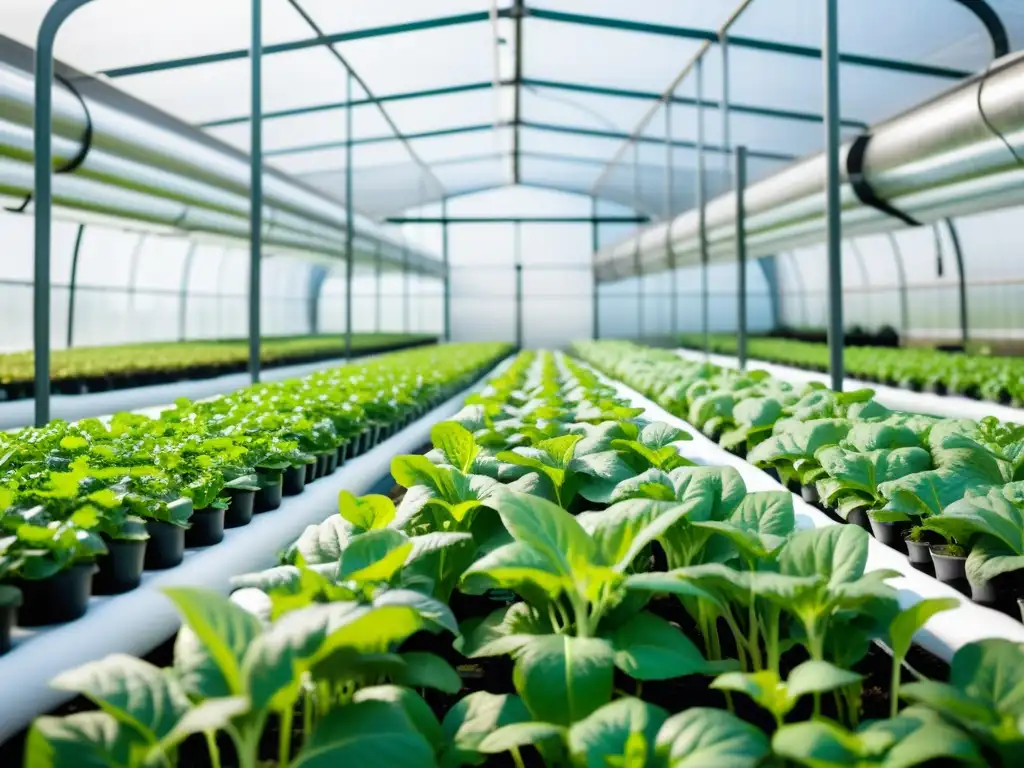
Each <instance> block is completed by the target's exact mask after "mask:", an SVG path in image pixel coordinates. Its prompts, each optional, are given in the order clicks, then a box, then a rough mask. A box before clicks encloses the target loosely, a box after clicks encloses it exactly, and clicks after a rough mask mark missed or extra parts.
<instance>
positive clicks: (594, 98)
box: [0, 0, 1024, 217]
mask: <svg viewBox="0 0 1024 768" xmlns="http://www.w3.org/2000/svg"><path fill="white" fill-rule="evenodd" d="M250 2H251V0H212V1H211V0H177V1H176V2H173V3H172V2H159V3H146V4H145V6H146V8H145V11H144V12H143V11H142V10H140V8H139V3H138V2H137V0H94V1H93V2H92V3H89V4H88V5H86V6H85V7H84V8H83V9H82V10H80V11H78V12H77V13H76V14H75V15H74V16H73V17H72V18H71V19H70V21H69V22H68V23H67V24H66V25H65V27H64V29H62V31H61V34H60V37H59V39H58V42H57V55H58V58H60V59H62V60H63V61H65V62H66V63H68V64H71V65H73V66H75V67H78V68H80V69H82V70H84V71H87V72H96V73H101V74H105V75H107V76H108V77H109V78H110V82H112V83H113V84H114V85H115V86H116V87H118V88H121V89H123V90H124V91H126V92H127V93H129V94H131V95H133V96H135V97H137V98H139V99H141V100H143V101H146V102H148V103H150V104H152V105H154V106H156V107H158V108H160V109H163V110H165V111H166V112H168V113H170V114H171V115H173V116H175V117H177V118H180V119H181V120H184V121H186V122H188V123H191V124H194V125H196V126H197V127H200V128H202V129H204V130H206V131H207V132H208V133H209V134H210V135H212V136H214V137H216V138H218V139H220V140H222V141H224V142H225V143H227V144H229V145H231V146H233V147H236V148H238V149H240V150H242V151H248V149H249V124H248V111H249V100H250V83H249V67H250V63H249V60H248V53H247V48H248V45H249V31H250V26H249V24H250V9H251V5H250ZM986 2H987V4H988V6H989V7H991V8H992V9H993V10H994V11H995V12H996V13H997V14H998V16H999V19H1000V21H1001V23H1002V24H1003V25H1004V26H1005V29H1006V32H1007V36H1008V38H1009V42H1010V44H1011V48H1016V47H1019V46H1021V45H1024V4H1022V3H1021V1H1020V0H986ZM49 5H50V0H3V2H0V30H3V34H6V35H10V36H12V37H14V38H16V39H18V40H21V41H22V42H25V43H26V44H29V45H32V44H34V40H35V37H36V32H37V29H38V25H39V22H40V21H41V19H42V17H43V15H44V13H45V11H46V9H47V8H48V7H49ZM739 5H740V0H671V1H669V0H631V2H629V3H623V2H621V0H586V1H584V0H524V2H523V3H522V4H516V3H513V0H431V2H423V0H350V1H349V2H338V0H263V4H262V8H263V14H264V19H263V28H264V44H265V50H264V61H263V105H264V111H265V119H264V125H263V141H264V151H265V153H266V160H267V162H268V163H269V164H272V165H273V166H275V167H277V168H279V169H281V170H283V171H285V172H287V173H292V174H296V175H297V176H299V177H300V178H303V179H305V180H307V181H308V182H309V183H311V184H313V185H314V186H316V187H318V188H320V189H322V190H324V191H326V192H328V193H329V194H331V195H333V196H335V197H337V198H339V199H341V197H342V196H343V194H344V189H345V148H344V143H345V141H346V139H347V138H349V137H347V136H346V119H347V114H346V112H347V110H349V109H351V110H352V120H353V132H352V137H351V138H352V140H353V141H354V142H355V146H354V149H353V160H352V164H353V169H354V178H353V188H354V204H355V206H356V208H357V209H358V210H361V211H365V212H366V213H369V214H371V215H375V216H378V217H382V216H386V215H388V214H393V213H398V212H399V211H400V210H402V208H403V207H406V206H410V205H419V204H420V203H422V202H424V200H429V199H433V200H438V199H440V198H441V197H442V196H444V195H445V194H448V195H453V194H461V193H464V192H466V191H468V190H470V189H479V188H485V187H488V186H493V185H500V184H506V183H507V184H512V183H515V182H519V183H522V184H524V185H531V184H532V185H537V186H552V187H558V188H563V189H569V190H573V191H578V192H584V193H588V194H589V193H596V194H599V195H602V196H606V197H607V198H608V199H609V200H614V201H617V202H619V203H621V204H624V205H635V206H637V207H638V208H640V209H641V210H644V211H647V212H649V213H651V214H652V215H657V216H662V215H665V214H666V210H667V209H668V208H669V207H671V208H672V210H673V211H679V210H684V209H685V208H686V207H688V206H691V205H692V204H693V202H694V188H695V179H694V174H695V169H696V153H695V152H694V150H693V145H694V143H695V142H696V139H697V125H696V119H697V106H696V105H697V84H696V72H691V73H690V74H689V75H688V76H687V77H686V78H685V80H684V81H683V82H682V84H681V85H680V86H679V87H678V88H676V89H675V92H674V99H675V101H674V103H673V105H672V107H671V110H670V114H671V121H672V130H671V136H670V137H668V138H671V140H672V142H673V143H674V145H675V146H674V148H673V150H672V153H671V154H669V153H668V152H666V148H665V143H664V142H665V139H666V132H665V130H666V129H665V117H666V114H665V109H664V107H663V106H660V105H659V101H658V100H659V95H660V94H662V93H664V92H665V90H666V89H667V88H668V87H669V85H670V84H671V83H672V82H673V80H674V78H676V76H677V75H678V74H679V72H680V71H681V70H682V68H683V67H684V66H685V65H686V64H687V62H689V61H690V60H691V58H692V57H693V56H694V55H695V54H696V53H697V51H698V50H700V48H701V47H702V46H703V45H705V44H706V43H710V48H709V50H708V52H707V54H706V56H705V58H704V62H703V66H702V86H703V88H702V97H703V100H704V109H703V114H704V140H705V143H706V145H708V146H709V147H710V149H709V154H708V155H707V156H706V167H707V173H708V176H707V189H708V195H709V196H712V195H714V194H715V193H717V192H719V191H721V190H724V189H727V188H728V186H729V172H728V166H727V165H726V162H727V158H728V155H726V154H723V153H721V152H716V149H721V148H722V147H723V145H726V144H728V145H729V146H730V147H733V146H736V145H737V144H744V145H746V146H747V147H748V149H749V151H750V168H749V173H750V177H751V179H752V180H756V179H757V178H760V177H762V176H764V175H765V174H768V173H771V172H773V171H774V170H777V169H778V168H780V167H782V166H783V165H784V164H785V163H787V162H789V161H790V160H791V159H793V158H797V157H801V156H805V155H807V154H809V153H813V152H816V151H819V150H820V148H821V146H822V144H823V137H824V131H823V129H822V123H821V112H822V101H823V93H822V91H823V86H822V73H821V61H820V58H819V56H818V48H819V47H820V45H821V37H822V26H823V23H822V13H823V4H822V3H820V2H812V0H753V2H751V3H749V4H748V5H747V6H746V7H745V9H744V11H743V13H742V14H741V15H740V17H739V20H738V21H737V22H736V24H735V25H734V27H733V28H732V30H731V31H730V35H729V48H728V50H729V60H728V61H729V74H730V77H729V100H730V111H729V129H728V142H727V141H726V139H727V137H726V134H725V131H724V129H723V125H722V118H723V112H722V110H721V109H720V108H719V106H718V102H719V101H720V99H721V98H722V85H723V58H722V49H721V46H720V45H719V44H718V41H717V34H716V31H717V29H718V28H719V27H720V26H721V25H722V24H723V23H724V22H725V21H726V19H728V18H729V17H730V16H731V15H732V13H733V12H734V11H735V10H736V8H737V7H738V6H739ZM150 6H152V7H150ZM514 6H516V7H522V8H523V13H524V16H523V18H522V20H521V22H518V23H517V21H516V20H515V19H514V18H512V16H513V13H512V10H513V8H514ZM970 6H971V4H970V3H967V2H961V1H960V0H901V2H898V3H896V2H893V0H842V2H840V4H839V7H840V19H839V35H840V49H841V54H842V57H843V64H842V66H841V71H840V97H841V113H842V118H843V120H844V122H845V124H844V136H846V137H849V136H852V135H854V134H855V133H857V132H858V131H860V130H863V128H864V126H865V125H868V124H871V123H874V122H877V121H879V120H884V119H886V118H888V117H890V116H892V115H893V114H895V113H898V112H900V111H902V110H904V109H906V108H908V107H910V106H912V105H914V104H916V103H919V102H921V101H923V100H925V99H927V98H929V97H931V96H933V95H935V94H936V93H938V92H940V91H942V90H943V89H945V88H947V87H949V86H950V85H951V84H953V83H955V82H956V81H957V79H958V78H959V77H960V76H962V75H964V74H966V73H969V72H972V71H976V70H978V69H980V68H983V67H984V66H986V65H987V64H988V63H989V62H990V60H991V58H992V54H993V41H992V37H991V33H990V30H988V29H986V28H985V26H984V24H983V23H982V21H981V20H980V19H979V17H978V15H977V14H976V13H975V11H973V10H972V9H971V7H970ZM517 59H519V61H518V63H517ZM346 64H347V65H349V66H351V67H352V68H353V69H354V71H355V72H356V73H357V75H358V77H359V79H360V82H361V83H363V84H365V88H364V87H363V86H362V85H360V84H357V85H356V87H355V89H354V93H353V100H354V102H355V104H354V105H352V106H350V105H349V104H348V103H347V101H348V96H347V93H346V82H347V79H348V78H347V74H346V71H347V70H346ZM375 99H379V100H380V103H379V104H378V103H374V100H375ZM645 116H649V117H650V119H649V120H648V121H647V122H646V123H642V122H641V121H642V119H643V118H644V117H645ZM396 131H397V132H398V133H400V134H402V137H401V138H400V137H398V136H396ZM635 133H639V135H640V141H639V142H638V145H637V146H636V148H635V150H634V148H633V147H632V146H631V145H629V144H627V143H626V137H628V136H631V135H633V134H635ZM403 139H405V140H406V141H407V143H406V141H403ZM515 151H518V152H519V161H518V163H517V162H515V160H514V158H513V157H512V155H513V154H514V152H515ZM613 158H614V159H617V162H616V163H615V164H614V166H612V167H608V163H609V162H610V161H611V160H613ZM421 163H422V164H427V165H429V166H430V167H429V168H424V167H423V165H421ZM668 164H671V167H672V177H673V185H672V190H671V196H670V195H669V194H668V192H667V190H666V177H667V173H666V167H667V165H668ZM634 166H635V167H634ZM599 182H600V183H599Z"/></svg>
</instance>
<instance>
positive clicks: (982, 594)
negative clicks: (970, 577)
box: [970, 571, 1024, 615]
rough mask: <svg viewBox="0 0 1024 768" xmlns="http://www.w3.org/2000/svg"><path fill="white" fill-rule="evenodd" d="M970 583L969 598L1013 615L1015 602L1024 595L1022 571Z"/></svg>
mask: <svg viewBox="0 0 1024 768" xmlns="http://www.w3.org/2000/svg"><path fill="white" fill-rule="evenodd" d="M970 584H971V600H973V601H974V602H976V603H979V604H980V605H986V606H988V607H990V608H995V609H996V610H998V611H1002V612H1003V613H1007V614H1010V615H1013V614H1014V613H1015V612H1016V609H1015V603H1017V602H1018V601H1019V600H1020V598H1021V597H1022V596H1024V571H1010V572H1008V573H1001V574H999V575H998V576H996V577H995V578H992V579H989V580H988V581H983V582H981V583H979V584H975V583H974V582H973V581H972V582H970Z"/></svg>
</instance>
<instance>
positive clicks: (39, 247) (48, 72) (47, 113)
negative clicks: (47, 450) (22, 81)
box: [32, 0, 91, 427]
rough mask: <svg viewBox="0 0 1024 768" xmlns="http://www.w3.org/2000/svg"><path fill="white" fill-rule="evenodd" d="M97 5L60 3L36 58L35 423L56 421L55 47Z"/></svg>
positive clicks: (42, 29)
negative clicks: (86, 8)
mask: <svg viewBox="0 0 1024 768" xmlns="http://www.w3.org/2000/svg"><path fill="white" fill-rule="evenodd" d="M89 2H91V0H60V2H56V3H54V4H53V5H51V6H50V9H49V10H48V11H47V12H46V16H45V17H44V18H43V22H42V24H40V26H39V34H38V35H37V37H36V56H35V70H36V81H35V111H34V114H33V137H32V138H33V153H34V159H35V190H34V194H33V197H34V199H35V221H34V223H35V261H34V265H33V267H34V273H33V281H32V310H33V312H32V315H33V318H32V320H33V323H32V336H33V338H32V347H33V352H34V356H35V359H34V367H35V370H34V373H35V423H36V426H39V427H41V426H43V425H44V424H46V422H48V421H49V420H50V236H51V234H52V226H53V140H52V135H53V46H54V42H55V41H56V39H57V33H58V32H59V31H60V28H61V25H63V24H64V22H65V21H66V20H67V18H68V17H69V16H70V15H71V14H72V13H74V12H75V11H76V10H78V9H79V8H81V7H82V6H83V5H85V4H86V3H89Z"/></svg>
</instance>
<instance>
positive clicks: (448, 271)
mask: <svg viewBox="0 0 1024 768" xmlns="http://www.w3.org/2000/svg"><path fill="white" fill-rule="evenodd" d="M441 219H442V222H441V260H442V261H443V262H444V302H443V307H442V312H443V313H444V340H445V341H451V340H452V265H451V259H450V257H449V255H448V198H447V197H442V198H441Z"/></svg>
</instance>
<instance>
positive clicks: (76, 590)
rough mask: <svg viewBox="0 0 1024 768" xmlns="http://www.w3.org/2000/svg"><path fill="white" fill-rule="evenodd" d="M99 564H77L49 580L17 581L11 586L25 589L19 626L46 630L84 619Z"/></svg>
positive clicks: (48, 578)
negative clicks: (45, 628)
mask: <svg viewBox="0 0 1024 768" xmlns="http://www.w3.org/2000/svg"><path fill="white" fill-rule="evenodd" d="M95 571H96V564H95V563H92V562H90V563H77V564H75V565H72V566H71V567H70V568H65V569H64V570H63V571H58V572H57V573H55V574H53V576H49V577H47V578H45V579H32V580H29V579H17V580H15V581H13V582H11V586H13V587H17V588H18V589H19V590H21V594H22V596H23V602H22V604H21V607H20V608H19V610H18V625H19V626H22V627H42V626H46V625H48V624H63V623H65V622H68V621H74V620H75V619H80V618H82V616H84V615H85V611H86V609H87V608H88V607H89V595H91V594H92V575H93V573H95Z"/></svg>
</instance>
